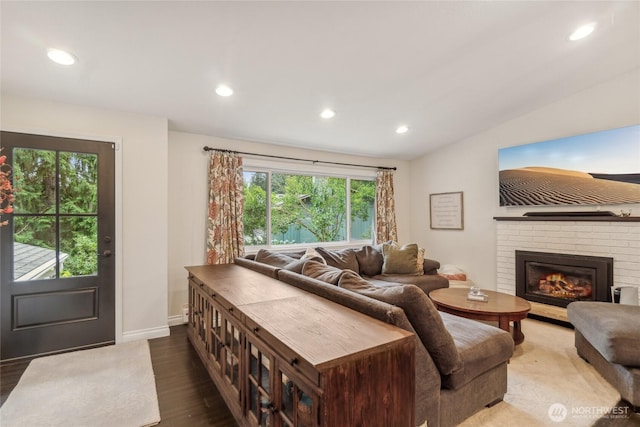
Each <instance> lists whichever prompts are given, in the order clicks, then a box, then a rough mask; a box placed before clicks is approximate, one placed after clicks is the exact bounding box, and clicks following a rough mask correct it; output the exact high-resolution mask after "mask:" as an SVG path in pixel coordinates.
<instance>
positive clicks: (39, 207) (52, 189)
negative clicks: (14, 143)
mask: <svg viewBox="0 0 640 427" xmlns="http://www.w3.org/2000/svg"><path fill="white" fill-rule="evenodd" d="M13 162H14V164H13V174H14V187H15V188H14V189H15V191H16V193H15V202H14V209H15V213H16V214H20V213H30V214H44V213H55V211H56V153H55V151H46V150H34V149H30V148H14V150H13ZM16 230H18V229H17V228H16Z"/></svg>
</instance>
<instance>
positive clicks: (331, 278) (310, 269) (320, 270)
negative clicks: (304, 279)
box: [302, 261, 355, 285]
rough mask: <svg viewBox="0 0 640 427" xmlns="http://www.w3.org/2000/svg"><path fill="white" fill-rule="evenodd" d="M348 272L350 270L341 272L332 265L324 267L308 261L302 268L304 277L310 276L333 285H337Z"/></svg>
mask: <svg viewBox="0 0 640 427" xmlns="http://www.w3.org/2000/svg"><path fill="white" fill-rule="evenodd" d="M347 271H349V270H341V269H339V268H336V267H332V266H330V265H324V264H322V263H319V262H317V261H307V262H305V263H304V265H303V266H302V274H303V275H304V276H309V277H311V278H314V279H318V280H321V281H323V282H326V283H330V284H332V285H337V284H338V281H339V280H340V276H342V275H343V274H344V273H345V272H347ZM354 274H355V273H354Z"/></svg>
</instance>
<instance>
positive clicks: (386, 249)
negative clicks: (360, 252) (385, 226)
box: [382, 243, 424, 276]
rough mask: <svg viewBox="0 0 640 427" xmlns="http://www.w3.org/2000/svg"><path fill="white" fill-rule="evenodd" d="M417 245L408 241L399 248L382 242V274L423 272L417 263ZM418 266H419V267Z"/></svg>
mask: <svg viewBox="0 0 640 427" xmlns="http://www.w3.org/2000/svg"><path fill="white" fill-rule="evenodd" d="M418 252H419V250H418V245H416V244H415V243H410V244H407V245H404V246H402V247H401V248H399V247H398V246H397V245H394V244H390V243H384V244H383V245H382V257H383V259H384V262H383V264H382V274H383V275H385V274H412V275H416V276H417V275H421V274H424V271H423V269H422V266H419V265H418ZM419 267H420V268H419Z"/></svg>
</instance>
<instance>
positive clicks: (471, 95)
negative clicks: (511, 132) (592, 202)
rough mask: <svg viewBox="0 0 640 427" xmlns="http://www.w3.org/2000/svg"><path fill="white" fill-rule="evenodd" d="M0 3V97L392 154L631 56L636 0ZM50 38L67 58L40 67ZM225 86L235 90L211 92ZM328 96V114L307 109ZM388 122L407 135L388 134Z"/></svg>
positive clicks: (519, 110) (423, 148) (596, 76)
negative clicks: (72, 58) (593, 26)
mask: <svg viewBox="0 0 640 427" xmlns="http://www.w3.org/2000/svg"><path fill="white" fill-rule="evenodd" d="M0 8H1V9H0V13H1V36H2V45H1V55H2V57H1V60H2V62H1V67H2V68H1V79H2V80H1V88H2V91H3V93H8V94H16V95H23V96H29V97H37V98H42V99H50V100H55V101H61V102H67V103H74V104H82V105H88V106H96V107H104V108H109V109H116V110H121V111H127V112H135V113H143V114H148V115H154V116H160V117H167V118H168V119H169V126H170V129H173V130H178V131H184V132H193V133H199V134H205V135H214V136H220V137H227V138H236V139H244V140H250V141H259V142H269V143H275V144H282V145H289V146H297V147H304V148H313V149H320V150H328V151H335V152H341V153H349V154H360V155H368V156H374V157H384V158H395V159H411V158H415V157H419V156H421V155H423V154H425V153H427V152H428V151H430V150H433V149H434V148H436V147H439V146H442V145H444V144H448V143H452V142H456V141H459V140H461V139H463V138H465V137H468V136H471V135H473V134H476V133H478V132H480V131H482V130H484V129H488V128H491V127H493V126H496V125H499V124H501V123H504V122H505V121H507V120H509V119H511V118H514V117H517V116H519V115H522V114H524V113H527V112H529V111H532V110H534V109H536V108H539V107H541V106H543V105H546V104H548V103H551V102H554V101H555V100H558V99H561V98H563V97H566V96H568V95H570V94H573V93H576V92H578V91H581V90H583V89H586V88H589V87H591V86H593V85H596V84H598V83H600V82H603V81H606V80H608V79H611V78H613V77H615V76H617V75H619V74H621V73H625V72H628V71H630V70H633V69H636V68H638V67H639V66H640V3H639V2H637V1H628V2H623V1H616V2H602V1H600V2H582V1H568V2H560V1H548V2H542V1H531V2H529V1H511V2H498V1H495V2H435V1H422V2H399V1H387V2H303V1H299V2H270V1H261V2H212V1H209V2H207V1H203V2H186V1H171V2H154V1H142V2H124V1H113V2H97V1H84V2H27V1H18V2H9V1H2V2H1V3H0ZM589 21H597V23H598V27H597V30H596V31H595V32H594V33H593V34H592V36H591V37H589V38H587V39H584V40H582V41H579V42H570V41H568V39H567V37H568V35H569V33H570V32H571V31H572V30H573V29H574V28H575V27H576V26H578V25H580V24H583V23H586V22H589ZM49 47H57V48H63V49H67V50H69V51H71V52H73V54H74V55H76V56H77V57H78V59H79V61H78V63H77V64H76V65H74V66H72V67H64V66H60V65H57V64H54V63H52V62H51V61H49V60H48V58H47V56H46V49H47V48H49ZM223 82H224V83H228V84H230V85H231V86H232V87H233V88H234V89H235V94H234V96H232V97H230V98H222V97H219V96H217V95H216V94H215V93H214V88H215V87H216V85H217V84H219V83H223ZM636 95H637V94H636ZM632 96H633V95H632ZM639 102H640V99H639ZM326 107H331V108H333V109H335V111H336V116H335V117H334V118H333V119H331V120H325V119H321V118H320V117H319V113H320V111H321V110H322V109H323V108H326ZM400 124H406V125H407V126H409V127H410V130H409V132H408V133H406V134H404V135H398V134H396V133H395V128H396V127H397V126H398V125H400Z"/></svg>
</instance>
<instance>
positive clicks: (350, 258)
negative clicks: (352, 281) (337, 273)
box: [316, 248, 359, 271]
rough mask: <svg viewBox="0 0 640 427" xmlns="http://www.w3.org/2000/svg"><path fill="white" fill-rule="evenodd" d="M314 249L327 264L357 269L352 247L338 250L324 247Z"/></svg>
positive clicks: (342, 268)
mask: <svg viewBox="0 0 640 427" xmlns="http://www.w3.org/2000/svg"><path fill="white" fill-rule="evenodd" d="M316 251H318V253H319V254H320V256H321V257H322V258H324V260H325V261H326V262H327V265H330V266H332V267H336V268H339V269H341V270H353V271H358V269H359V268H358V258H356V253H355V251H354V250H353V249H351V248H347V249H342V250H339V251H333V250H329V249H325V248H316Z"/></svg>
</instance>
